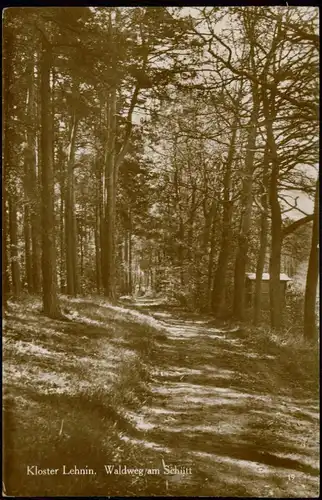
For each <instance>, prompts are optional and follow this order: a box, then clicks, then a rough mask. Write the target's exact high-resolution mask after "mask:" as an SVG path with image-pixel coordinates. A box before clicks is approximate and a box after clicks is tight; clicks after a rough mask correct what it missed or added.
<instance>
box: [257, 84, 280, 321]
mask: <svg viewBox="0 0 322 500" xmlns="http://www.w3.org/2000/svg"><path fill="white" fill-rule="evenodd" d="M262 99H263V111H264V116H265V119H266V120H265V124H266V135H267V146H268V150H269V158H270V160H271V164H272V169H271V175H270V180H269V205H270V209H271V219H272V223H271V254H270V263H269V273H270V280H269V296H270V316H271V327H272V328H275V329H279V328H280V327H281V323H282V304H283V297H282V291H281V284H280V274H281V254H282V236H283V232H282V213H281V207H280V203H279V199H278V180H279V170H280V167H279V158H278V154H277V146H276V141H275V136H274V130H273V122H274V118H275V111H274V107H275V102H274V97H273V95H272V94H271V95H270V96H269V95H268V93H267V90H266V89H265V88H262Z"/></svg>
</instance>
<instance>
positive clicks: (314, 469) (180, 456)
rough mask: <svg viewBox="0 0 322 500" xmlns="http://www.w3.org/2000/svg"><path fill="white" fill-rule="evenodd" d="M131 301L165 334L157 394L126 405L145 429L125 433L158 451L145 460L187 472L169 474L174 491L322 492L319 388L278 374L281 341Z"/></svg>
mask: <svg viewBox="0 0 322 500" xmlns="http://www.w3.org/2000/svg"><path fill="white" fill-rule="evenodd" d="M129 307H130V308H131V309H134V308H135V309H136V310H139V311H140V312H141V313H142V312H143V313H146V314H148V315H149V316H153V317H154V318H155V319H157V320H158V321H160V323H161V324H162V326H163V327H164V329H165V332H166V338H165V339H164V341H159V340H158V341H157V343H156V345H155V348H154V350H153V352H152V353H151V361H152V364H153V367H154V373H153V377H152V385H151V391H152V396H151V397H150V398H149V399H148V400H147V401H146V404H145V405H144V406H143V407H142V408H141V410H140V411H138V412H133V411H130V412H128V413H127V418H128V419H129V420H130V421H131V424H132V425H133V426H134V427H135V428H136V430H137V431H138V432H139V435H141V436H142V437H141V438H140V439H139V438H138V434H137V433H136V435H135V437H134V436H131V435H129V434H123V435H122V436H121V438H122V439H123V440H124V441H127V442H130V443H132V444H133V445H136V446H138V447H142V453H144V449H145V450H146V451H148V450H149V452H148V455H149V457H151V452H152V451H155V461H156V463H150V464H148V465H147V466H149V467H160V468H162V465H161V464H162V461H163V465H164V464H166V465H171V466H173V467H174V466H176V467H177V469H179V470H180V471H181V472H186V474H180V473H179V474H174V475H166V476H165V485H166V491H167V493H168V494H172V495H175V494H179V495H187V494H188V495H189V494H199V495H216V496H255V497H256V496H275V497H287V496H288V497H312V496H317V495H318V494H319V480H318V475H319V446H318V435H319V434H318V433H319V430H318V429H319V407H318V395H317V394H316V397H315V395H314V392H313V395H312V391H308V392H307V393H305V391H304V393H303V390H299V388H298V386H297V381H296V380H294V381H292V374H288V373H281V370H279V365H280V359H279V353H278V352H277V351H276V349H275V350H274V349H269V346H261V345H257V344H258V343H257V344H256V341H255V339H253V341H252V340H250V338H249V335H246V334H245V333H244V332H243V331H242V330H240V329H238V328H233V329H229V328H227V327H226V328H225V327H215V326H214V322H212V323H211V322H209V318H208V320H207V319H206V318H199V319H197V317H190V318H189V316H187V315H182V314H180V313H179V314H176V315H174V314H173V313H171V314H170V312H169V311H166V310H162V306H158V304H157V303H156V302H155V301H153V300H152V299H151V300H150V299H148V300H147V299H144V298H142V299H139V300H137V301H136V303H133V304H131V305H129ZM284 376H285V379H284ZM289 379H291V380H289ZM302 389H303V388H302ZM152 456H153V455H152ZM190 467H191V474H190V473H187V472H190V471H189V469H187V468H190ZM184 468H186V469H184Z"/></svg>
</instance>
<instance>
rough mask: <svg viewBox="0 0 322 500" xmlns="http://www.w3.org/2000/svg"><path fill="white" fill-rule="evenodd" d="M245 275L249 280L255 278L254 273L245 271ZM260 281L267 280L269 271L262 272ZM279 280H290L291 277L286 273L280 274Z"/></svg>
mask: <svg viewBox="0 0 322 500" xmlns="http://www.w3.org/2000/svg"><path fill="white" fill-rule="evenodd" d="M246 276H247V278H248V279H250V280H255V279H256V273H246ZM262 281H269V273H263V274H262ZM280 281H292V278H290V277H289V276H287V274H284V273H282V274H280Z"/></svg>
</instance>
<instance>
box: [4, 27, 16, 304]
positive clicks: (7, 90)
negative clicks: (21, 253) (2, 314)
mask: <svg viewBox="0 0 322 500" xmlns="http://www.w3.org/2000/svg"><path fill="white" fill-rule="evenodd" d="M13 60H14V37H13V34H12V32H11V29H10V28H9V27H6V29H5V30H4V33H3V61H2V64H3V97H4V128H3V132H4V136H3V155H4V158H3V160H4V161H3V167H4V168H3V172H2V181H3V184H2V190H3V191H2V293H3V306H4V308H5V307H6V306H7V299H8V295H9V293H10V278H9V262H10V255H9V245H8V238H7V235H8V218H9V217H10V211H9V207H8V205H9V196H10V192H9V189H8V180H9V179H10V177H11V176H12V173H11V171H12V168H13V165H14V161H13V157H12V156H13V151H14V149H13V145H12V141H13V128H12V111H13V90H12V89H13V81H14V73H13ZM9 229H10V221H9Z"/></svg>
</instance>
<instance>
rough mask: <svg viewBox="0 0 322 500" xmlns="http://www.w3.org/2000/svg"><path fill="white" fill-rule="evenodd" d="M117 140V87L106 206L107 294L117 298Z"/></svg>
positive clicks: (110, 124) (111, 98)
mask: <svg viewBox="0 0 322 500" xmlns="http://www.w3.org/2000/svg"><path fill="white" fill-rule="evenodd" d="M115 140H116V89H115V88H113V89H112V90H111V92H110V95H109V109H108V144H107V158H106V174H105V177H106V198H107V199H106V207H105V225H106V235H105V237H106V242H105V251H106V259H105V263H106V264H105V266H106V268H105V273H106V278H105V295H106V297H107V298H109V299H110V300H111V301H114V300H115V197H116V192H115V188H116V185H115Z"/></svg>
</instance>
